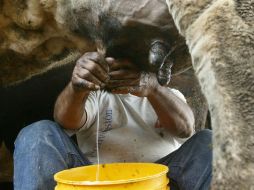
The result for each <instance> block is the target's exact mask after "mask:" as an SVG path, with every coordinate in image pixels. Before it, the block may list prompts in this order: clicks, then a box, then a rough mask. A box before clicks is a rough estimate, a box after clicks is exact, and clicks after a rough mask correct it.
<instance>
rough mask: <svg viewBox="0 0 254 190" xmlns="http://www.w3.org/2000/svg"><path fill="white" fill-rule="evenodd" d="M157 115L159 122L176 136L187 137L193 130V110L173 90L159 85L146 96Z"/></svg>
mask: <svg viewBox="0 0 254 190" xmlns="http://www.w3.org/2000/svg"><path fill="white" fill-rule="evenodd" d="M147 98H148V100H149V101H150V103H151V105H152V106H153V108H154V110H155V112H156V113H157V115H158V118H159V121H160V124H161V125H162V126H163V127H165V128H167V129H168V130H169V131H170V132H171V133H172V134H174V135H176V136H178V137H188V136H190V135H191V133H192V132H193V126H194V116H193V112H192V110H191V109H190V107H189V106H188V104H186V103H185V102H183V101H182V100H181V99H180V98H178V97H177V96H176V95H175V94H174V93H173V92H169V90H168V89H167V88H166V87H161V86H159V87H158V88H156V90H155V91H153V92H152V93H150V94H149V96H148V97H147Z"/></svg>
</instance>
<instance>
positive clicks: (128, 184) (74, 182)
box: [54, 163, 169, 190]
mask: <svg viewBox="0 0 254 190" xmlns="http://www.w3.org/2000/svg"><path fill="white" fill-rule="evenodd" d="M97 166H98V165H90V166H83V167H78V168H73V169H69V170H64V171H61V172H58V173H56V174H55V176H54V178H55V180H56V182H57V186H56V187H55V190H128V189H129V190H130V189H131V190H169V187H168V182H169V179H168V178H167V172H168V167H166V166H164V165H161V164H153V163H114V164H100V165H99V167H100V168H99V180H98V181H96V175H97Z"/></svg>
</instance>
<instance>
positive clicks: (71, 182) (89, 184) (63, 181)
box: [54, 163, 169, 186]
mask: <svg viewBox="0 0 254 190" xmlns="http://www.w3.org/2000/svg"><path fill="white" fill-rule="evenodd" d="M106 164H107V163H106ZM111 164H112V165H113V164H119V165H120V164H135V165H137V164H138V165H139V164H140V165H141V164H148V165H160V166H161V167H164V169H165V170H164V171H162V172H160V173H159V174H154V175H151V176H145V177H139V178H135V179H128V180H126V179H123V180H114V181H109V180H105V181H71V180H66V179H61V178H59V175H60V174H62V173H64V172H66V171H68V169H67V170H62V171H60V172H57V173H56V174H55V175H54V179H55V181H56V182H57V183H62V184H68V185H79V186H81V185H87V186H100V185H118V184H119V185H120V184H126V183H132V182H140V181H145V180H149V179H152V178H157V177H161V176H163V175H164V174H166V173H167V172H168V171H169V169H168V167H167V166H165V165H163V164H157V163H109V164H107V165H111ZM99 165H103V164H99ZM89 166H93V167H94V166H96V164H93V165H88V166H81V167H89ZM81 167H76V168H81ZM72 169H74V168H72Z"/></svg>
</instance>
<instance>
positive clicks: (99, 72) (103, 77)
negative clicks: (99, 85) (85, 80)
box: [80, 60, 109, 82]
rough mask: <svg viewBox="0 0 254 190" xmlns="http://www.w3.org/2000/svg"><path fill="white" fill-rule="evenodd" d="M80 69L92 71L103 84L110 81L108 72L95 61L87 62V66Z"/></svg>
mask: <svg viewBox="0 0 254 190" xmlns="http://www.w3.org/2000/svg"><path fill="white" fill-rule="evenodd" d="M80 67H81V68H82V69H86V70H88V71H90V72H91V73H92V74H93V75H94V76H96V77H97V78H98V79H99V80H100V81H102V82H105V81H107V80H108V79H109V75H108V72H106V71H105V70H104V69H103V68H102V67H101V66H100V65H99V64H98V63H94V61H91V60H87V61H86V64H84V65H80Z"/></svg>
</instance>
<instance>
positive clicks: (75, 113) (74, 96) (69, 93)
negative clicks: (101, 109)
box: [54, 83, 90, 129]
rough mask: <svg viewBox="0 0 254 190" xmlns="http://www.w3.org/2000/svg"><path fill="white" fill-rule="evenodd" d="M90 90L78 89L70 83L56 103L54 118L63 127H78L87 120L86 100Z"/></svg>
mask: <svg viewBox="0 0 254 190" xmlns="http://www.w3.org/2000/svg"><path fill="white" fill-rule="evenodd" d="M89 92H90V91H77V90H75V89H74V88H73V86H72V84H71V83H69V84H68V85H67V86H66V88H65V89H64V90H63V91H62V93H61V94H60V95H59V96H58V98H57V101H56V103H55V109H54V119H55V120H56V122H58V123H59V124H60V125H61V126H62V127H64V128H67V129H78V128H80V127H82V125H83V124H84V123H85V122H86V111H85V109H84V105H85V101H86V99H87V97H88V95H89Z"/></svg>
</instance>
